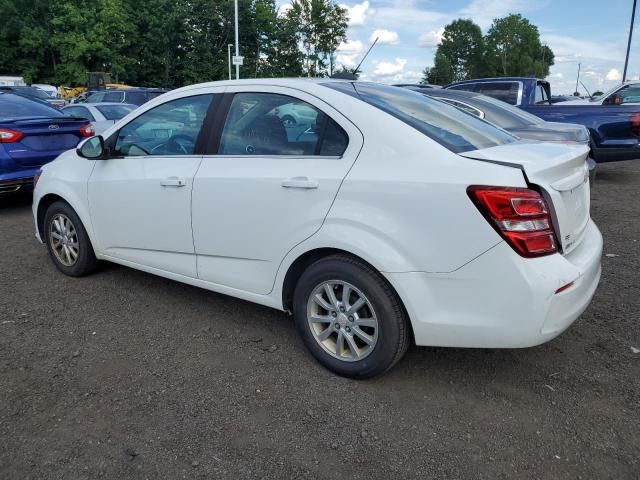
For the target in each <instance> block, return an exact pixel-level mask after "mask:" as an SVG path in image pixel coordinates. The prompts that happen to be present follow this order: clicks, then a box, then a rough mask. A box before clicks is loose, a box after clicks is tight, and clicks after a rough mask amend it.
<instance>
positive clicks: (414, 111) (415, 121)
mask: <svg viewBox="0 0 640 480" xmlns="http://www.w3.org/2000/svg"><path fill="white" fill-rule="evenodd" d="M324 85H325V86H327V87H329V88H333V89H335V90H338V91H341V92H343V93H346V94H347V95H351V96H354V97H356V98H359V99H360V100H362V101H363V102H366V103H368V104H370V105H373V106H374V107H376V108H379V109H380V110H382V111H384V112H386V113H388V114H389V115H391V116H393V117H395V118H397V119H398V120H401V121H402V122H404V123H406V124H407V125H409V126H411V127H413V128H415V129H416V130H418V131H419V132H421V133H423V134H424V135H426V136H427V137H429V138H431V139H433V140H434V141H436V142H438V143H439V144H440V145H442V146H443V147H445V148H447V149H449V150H451V151H452V152H454V153H462V152H468V151H471V150H480V149H483V148H490V147H495V146H498V145H504V144H507V143H511V142H515V141H516V138H515V137H514V136H512V135H509V134H508V133H507V132H505V131H503V130H500V129H498V128H496V127H495V126H494V125H492V124H490V123H489V122H486V121H484V120H481V119H479V118H477V117H473V116H471V115H469V114H467V113H465V112H462V111H460V110H459V109H457V108H456V107H453V106H451V105H448V104H446V103H443V102H439V101H437V100H433V99H431V98H428V97H426V96H424V95H421V94H419V93H416V92H412V91H410V90H406V89H403V88H397V87H391V86H387V85H380V84H376V83H366V82H354V83H346V82H344V83H342V82H341V83H337V82H329V83H325V84H324ZM398 141H402V140H401V139H398Z"/></svg>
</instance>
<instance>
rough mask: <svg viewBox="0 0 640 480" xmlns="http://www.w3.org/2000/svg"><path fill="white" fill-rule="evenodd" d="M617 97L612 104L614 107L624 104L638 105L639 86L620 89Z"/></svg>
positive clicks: (639, 98)
mask: <svg viewBox="0 0 640 480" xmlns="http://www.w3.org/2000/svg"><path fill="white" fill-rule="evenodd" d="M616 96H617V97H620V99H619V100H614V101H613V102H612V103H614V104H616V105H622V104H625V103H640V86H638V85H627V86H625V87H622V88H621V89H620V90H619V91H618V93H617V94H616Z"/></svg>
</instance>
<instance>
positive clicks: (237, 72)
mask: <svg viewBox="0 0 640 480" xmlns="http://www.w3.org/2000/svg"><path fill="white" fill-rule="evenodd" d="M233 3H234V5H233V6H234V9H235V23H236V57H239V56H240V45H239V43H238V0H235V1H234V2H233ZM236 80H240V64H238V63H236Z"/></svg>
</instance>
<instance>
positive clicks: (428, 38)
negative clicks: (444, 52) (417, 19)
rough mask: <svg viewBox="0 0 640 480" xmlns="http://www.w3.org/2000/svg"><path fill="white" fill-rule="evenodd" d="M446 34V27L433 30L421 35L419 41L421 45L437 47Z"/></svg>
mask: <svg viewBox="0 0 640 480" xmlns="http://www.w3.org/2000/svg"><path fill="white" fill-rule="evenodd" d="M443 34H444V27H442V28H440V29H439V30H432V31H430V32H427V33H423V34H422V35H420V38H419V39H418V42H419V44H420V46H421V47H425V48H435V47H437V46H438V44H439V43H440V42H441V41H442V35H443Z"/></svg>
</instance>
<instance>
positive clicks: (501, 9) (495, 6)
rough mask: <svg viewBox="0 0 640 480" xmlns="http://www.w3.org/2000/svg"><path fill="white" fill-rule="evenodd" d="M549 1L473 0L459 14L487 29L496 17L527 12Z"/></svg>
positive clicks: (537, 8)
mask: <svg viewBox="0 0 640 480" xmlns="http://www.w3.org/2000/svg"><path fill="white" fill-rule="evenodd" d="M547 3H549V2H548V0H547V1H545V0H537V1H535V2H531V1H530V0H473V1H472V2H471V3H470V4H469V5H467V6H466V7H465V8H463V9H461V10H460V11H459V12H458V14H459V15H458V16H461V17H463V18H470V19H471V20H473V21H474V22H475V23H477V24H478V25H480V27H481V28H482V29H483V30H485V29H487V28H488V27H489V26H490V25H491V24H492V23H493V20H494V19H495V18H501V17H504V16H506V15H509V14H511V13H525V12H530V11H532V10H539V9H541V8H543V7H545V6H546V4H547Z"/></svg>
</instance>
